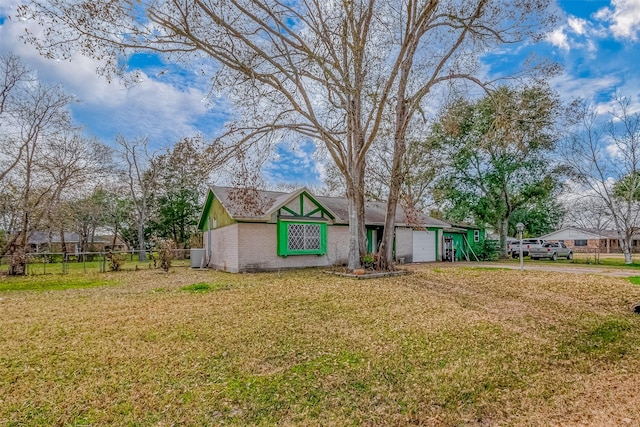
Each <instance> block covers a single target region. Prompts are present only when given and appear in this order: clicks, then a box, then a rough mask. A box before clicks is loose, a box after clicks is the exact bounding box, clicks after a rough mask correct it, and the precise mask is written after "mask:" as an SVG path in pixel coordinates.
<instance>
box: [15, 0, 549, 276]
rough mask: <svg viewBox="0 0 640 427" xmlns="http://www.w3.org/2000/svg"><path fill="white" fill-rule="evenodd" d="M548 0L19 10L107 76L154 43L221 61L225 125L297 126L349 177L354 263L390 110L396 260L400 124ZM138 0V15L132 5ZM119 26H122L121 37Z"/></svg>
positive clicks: (237, 131)
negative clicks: (233, 112) (229, 107)
mask: <svg viewBox="0 0 640 427" xmlns="http://www.w3.org/2000/svg"><path fill="white" fill-rule="evenodd" d="M547 3H548V1H547V0H519V1H515V2H514V1H507V0H479V1H476V0H459V1H453V2H444V1H438V0H430V1H427V0H393V1H388V0H384V1H383V0H356V1H337V2H328V1H324V0H309V1H300V2H298V1H294V2H291V1H283V0H267V1H265V0H227V1H212V0H185V1H180V2H178V1H175V0H152V1H148V2H143V3H138V2H133V1H128V0H120V1H117V0H116V1H110V2H94V1H89V0H85V1H80V2H77V1H70V0H47V1H45V0H32V1H31V3H30V5H28V6H24V7H22V8H21V9H20V14H21V16H22V17H24V18H27V19H37V20H38V21H39V23H40V24H41V25H43V26H44V27H45V28H46V31H45V32H44V33H45V34H47V37H46V38H44V37H43V38H39V37H38V36H37V35H35V34H28V35H27V36H26V37H27V40H29V41H30V42H32V43H34V44H36V46H38V48H39V49H40V50H41V52H42V53H43V54H45V55H47V56H49V57H60V56H62V57H67V58H68V57H70V56H71V54H72V53H75V52H76V51H80V52H81V53H83V54H85V55H89V56H92V57H95V58H100V59H102V60H103V64H104V67H103V71H104V72H105V73H106V74H107V75H108V76H109V77H111V76H113V74H114V73H117V71H118V70H117V68H118V67H117V65H118V64H122V63H123V61H121V58H120V57H119V56H120V55H122V54H124V53H126V52H131V51H138V50H147V51H148V50H153V51H160V52H164V53H168V54H170V55H173V56H174V57H179V58H194V57H197V58H198V60H199V62H200V61H201V60H202V59H201V57H202V56H203V55H204V56H206V57H208V58H212V59H214V60H215V61H216V62H217V64H218V65H219V66H220V68H219V70H220V71H219V73H218V74H217V75H216V79H215V83H216V84H215V87H214V90H217V91H222V92H223V93H224V94H225V95H226V96H227V97H229V98H230V99H231V100H232V101H234V103H235V105H236V106H237V107H238V108H240V109H241V112H240V114H239V115H238V120H237V121H236V122H235V123H233V125H232V126H230V128H229V133H228V134H227V135H225V138H229V137H231V136H235V137H237V139H236V142H238V143H243V142H247V141H255V140H256V139H260V138H261V137H263V136H264V135H265V134H270V133H273V132H293V133H296V134H298V135H301V136H302V137H305V138H309V139H312V140H316V141H321V142H322V143H323V144H324V145H325V147H326V149H327V151H328V153H329V155H330V156H331V158H332V159H333V161H334V162H335V164H336V166H337V168H338V169H339V170H340V172H341V173H342V175H343V176H344V180H345V184H346V196H347V199H348V201H349V227H350V247H349V249H350V253H349V267H350V268H355V267H357V266H359V265H360V262H361V261H360V257H361V256H362V255H364V253H365V251H366V233H365V225H364V180H365V175H366V173H365V170H366V159H367V152H368V150H369V148H370V147H371V145H372V144H373V143H374V141H375V140H376V139H377V137H378V132H379V131H380V129H381V124H382V120H383V118H384V117H385V116H387V115H391V117H393V119H392V120H391V122H392V123H393V124H394V125H393V126H394V128H393V132H392V133H393V144H394V149H393V153H394V154H393V162H392V173H391V187H390V190H389V203H388V213H387V221H386V224H385V233H386V237H385V239H384V241H385V246H384V247H385V248H386V249H385V264H386V266H390V264H391V246H392V245H391V244H390V242H391V241H392V239H393V233H394V218H395V207H396V204H397V200H398V191H399V190H398V189H399V187H400V186H401V184H402V180H403V174H402V163H403V157H404V153H405V151H406V144H405V139H406V134H407V130H408V128H409V126H410V124H411V121H412V119H413V117H414V115H415V113H416V112H420V111H421V108H422V105H423V101H424V100H425V98H426V97H428V96H429V94H430V93H431V90H432V88H433V87H434V86H435V85H437V84H440V83H442V82H444V81H449V80H451V79H468V80H471V81H476V82H478V83H481V82H480V81H479V80H478V79H477V78H475V77H474V73H475V71H476V70H477V68H478V66H479V65H478V63H477V61H476V59H477V58H478V55H479V54H480V53H481V52H482V51H484V50H486V49H489V48H490V47H491V46H493V45H495V44H501V43H508V42H513V41H516V40H519V37H520V35H521V30H523V29H524V28H525V26H526V25H534V26H535V25H537V24H538V23H537V22H535V19H534V18H533V17H532V15H533V14H535V13H536V12H540V11H542V10H543V9H544V7H545V6H546V4H547ZM142 10H144V12H145V15H144V16H141V13H140V12H141V11H142ZM122 34H126V35H127V36H126V37H122Z"/></svg>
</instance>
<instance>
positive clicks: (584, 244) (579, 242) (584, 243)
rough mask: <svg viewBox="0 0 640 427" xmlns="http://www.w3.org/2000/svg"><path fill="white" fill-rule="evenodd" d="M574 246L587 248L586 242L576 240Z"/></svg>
mask: <svg viewBox="0 0 640 427" xmlns="http://www.w3.org/2000/svg"><path fill="white" fill-rule="evenodd" d="M573 246H587V241H586V240H574V241H573Z"/></svg>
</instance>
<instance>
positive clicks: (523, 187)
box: [432, 85, 560, 256]
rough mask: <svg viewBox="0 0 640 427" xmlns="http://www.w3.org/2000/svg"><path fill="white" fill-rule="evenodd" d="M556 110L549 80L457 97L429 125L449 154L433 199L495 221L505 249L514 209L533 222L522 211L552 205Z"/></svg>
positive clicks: (457, 214) (450, 213)
mask: <svg viewBox="0 0 640 427" xmlns="http://www.w3.org/2000/svg"><path fill="white" fill-rule="evenodd" d="M559 113H560V103H559V101H558V99H557V97H556V95H555V94H554V93H553V92H552V91H551V90H550V89H549V88H548V87H546V86H543V85H533V86H526V87H523V88H521V89H517V90H516V89H511V88H507V87H501V88H499V89H498V90H497V91H496V92H494V93H492V94H490V95H488V96H486V97H484V98H482V99H480V100H478V101H475V102H470V101H467V100H463V99H461V100H457V101H456V102H454V103H453V104H452V105H451V106H449V107H448V109H446V111H445V112H444V113H443V115H442V116H441V118H440V120H439V121H438V122H437V123H436V125H435V126H434V128H433V135H432V137H433V138H435V139H436V140H437V141H438V143H439V144H440V145H441V147H442V149H443V150H445V151H446V152H447V154H448V156H449V159H450V161H449V164H448V165H447V168H446V174H445V176H444V177H443V178H441V179H440V180H439V182H438V185H437V190H436V198H437V199H438V200H439V201H440V202H441V203H442V204H443V205H444V206H445V210H446V214H447V217H449V218H451V219H454V220H473V221H475V222H476V223H477V224H481V225H490V226H492V227H494V228H495V230H496V231H497V232H498V233H499V235H500V243H501V248H502V250H503V252H502V255H503V256H506V237H507V235H508V234H509V232H510V224H512V222H513V221H512V219H513V216H514V214H515V213H516V212H520V214H519V215H521V216H520V218H523V219H524V220H523V221H522V222H523V223H524V224H525V226H526V227H527V229H530V223H531V225H533V223H532V222H531V219H530V218H524V216H525V215H524V214H525V213H527V212H534V211H535V212H537V216H541V215H542V216H545V206H546V210H547V211H549V209H548V208H549V207H551V206H550V205H549V200H550V199H551V198H552V196H553V194H554V192H555V191H556V189H557V188H558V177H557V174H558V171H557V170H554V169H553V167H552V164H551V163H550V161H549V160H548V159H549V154H550V153H551V152H552V150H553V149H554V146H555V144H556V142H557V135H558V133H557V132H555V131H554V123H555V122H556V119H557V118H558V115H559ZM551 211H553V209H551ZM555 215H556V214H555V213H552V212H548V214H547V215H546V217H545V219H544V220H543V221H542V222H543V223H546V224H547V226H548V225H550V224H551V223H552V222H553V218H555ZM539 220H540V218H538V219H536V227H538V226H539V224H537V222H538V221H539Z"/></svg>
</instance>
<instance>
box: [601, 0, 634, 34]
mask: <svg viewBox="0 0 640 427" xmlns="http://www.w3.org/2000/svg"><path fill="white" fill-rule="evenodd" d="M593 17H594V18H595V19H598V20H600V21H605V22H609V23H610V24H611V27H610V30H611V32H612V34H613V36H614V37H616V38H619V39H630V40H634V41H635V40H637V39H638V31H639V30H640V0H612V1H611V7H605V8H602V9H600V10H598V11H597V12H596V13H595V14H594V15H593Z"/></svg>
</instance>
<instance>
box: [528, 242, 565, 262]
mask: <svg viewBox="0 0 640 427" xmlns="http://www.w3.org/2000/svg"><path fill="white" fill-rule="evenodd" d="M529 256H530V257H531V259H534V260H535V259H540V258H549V259H551V260H553V261H555V260H557V259H558V258H566V259H573V251H572V250H571V249H570V248H568V247H566V246H565V244H564V243H562V242H549V243H545V244H544V245H542V247H540V248H531V249H530V250H529Z"/></svg>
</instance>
